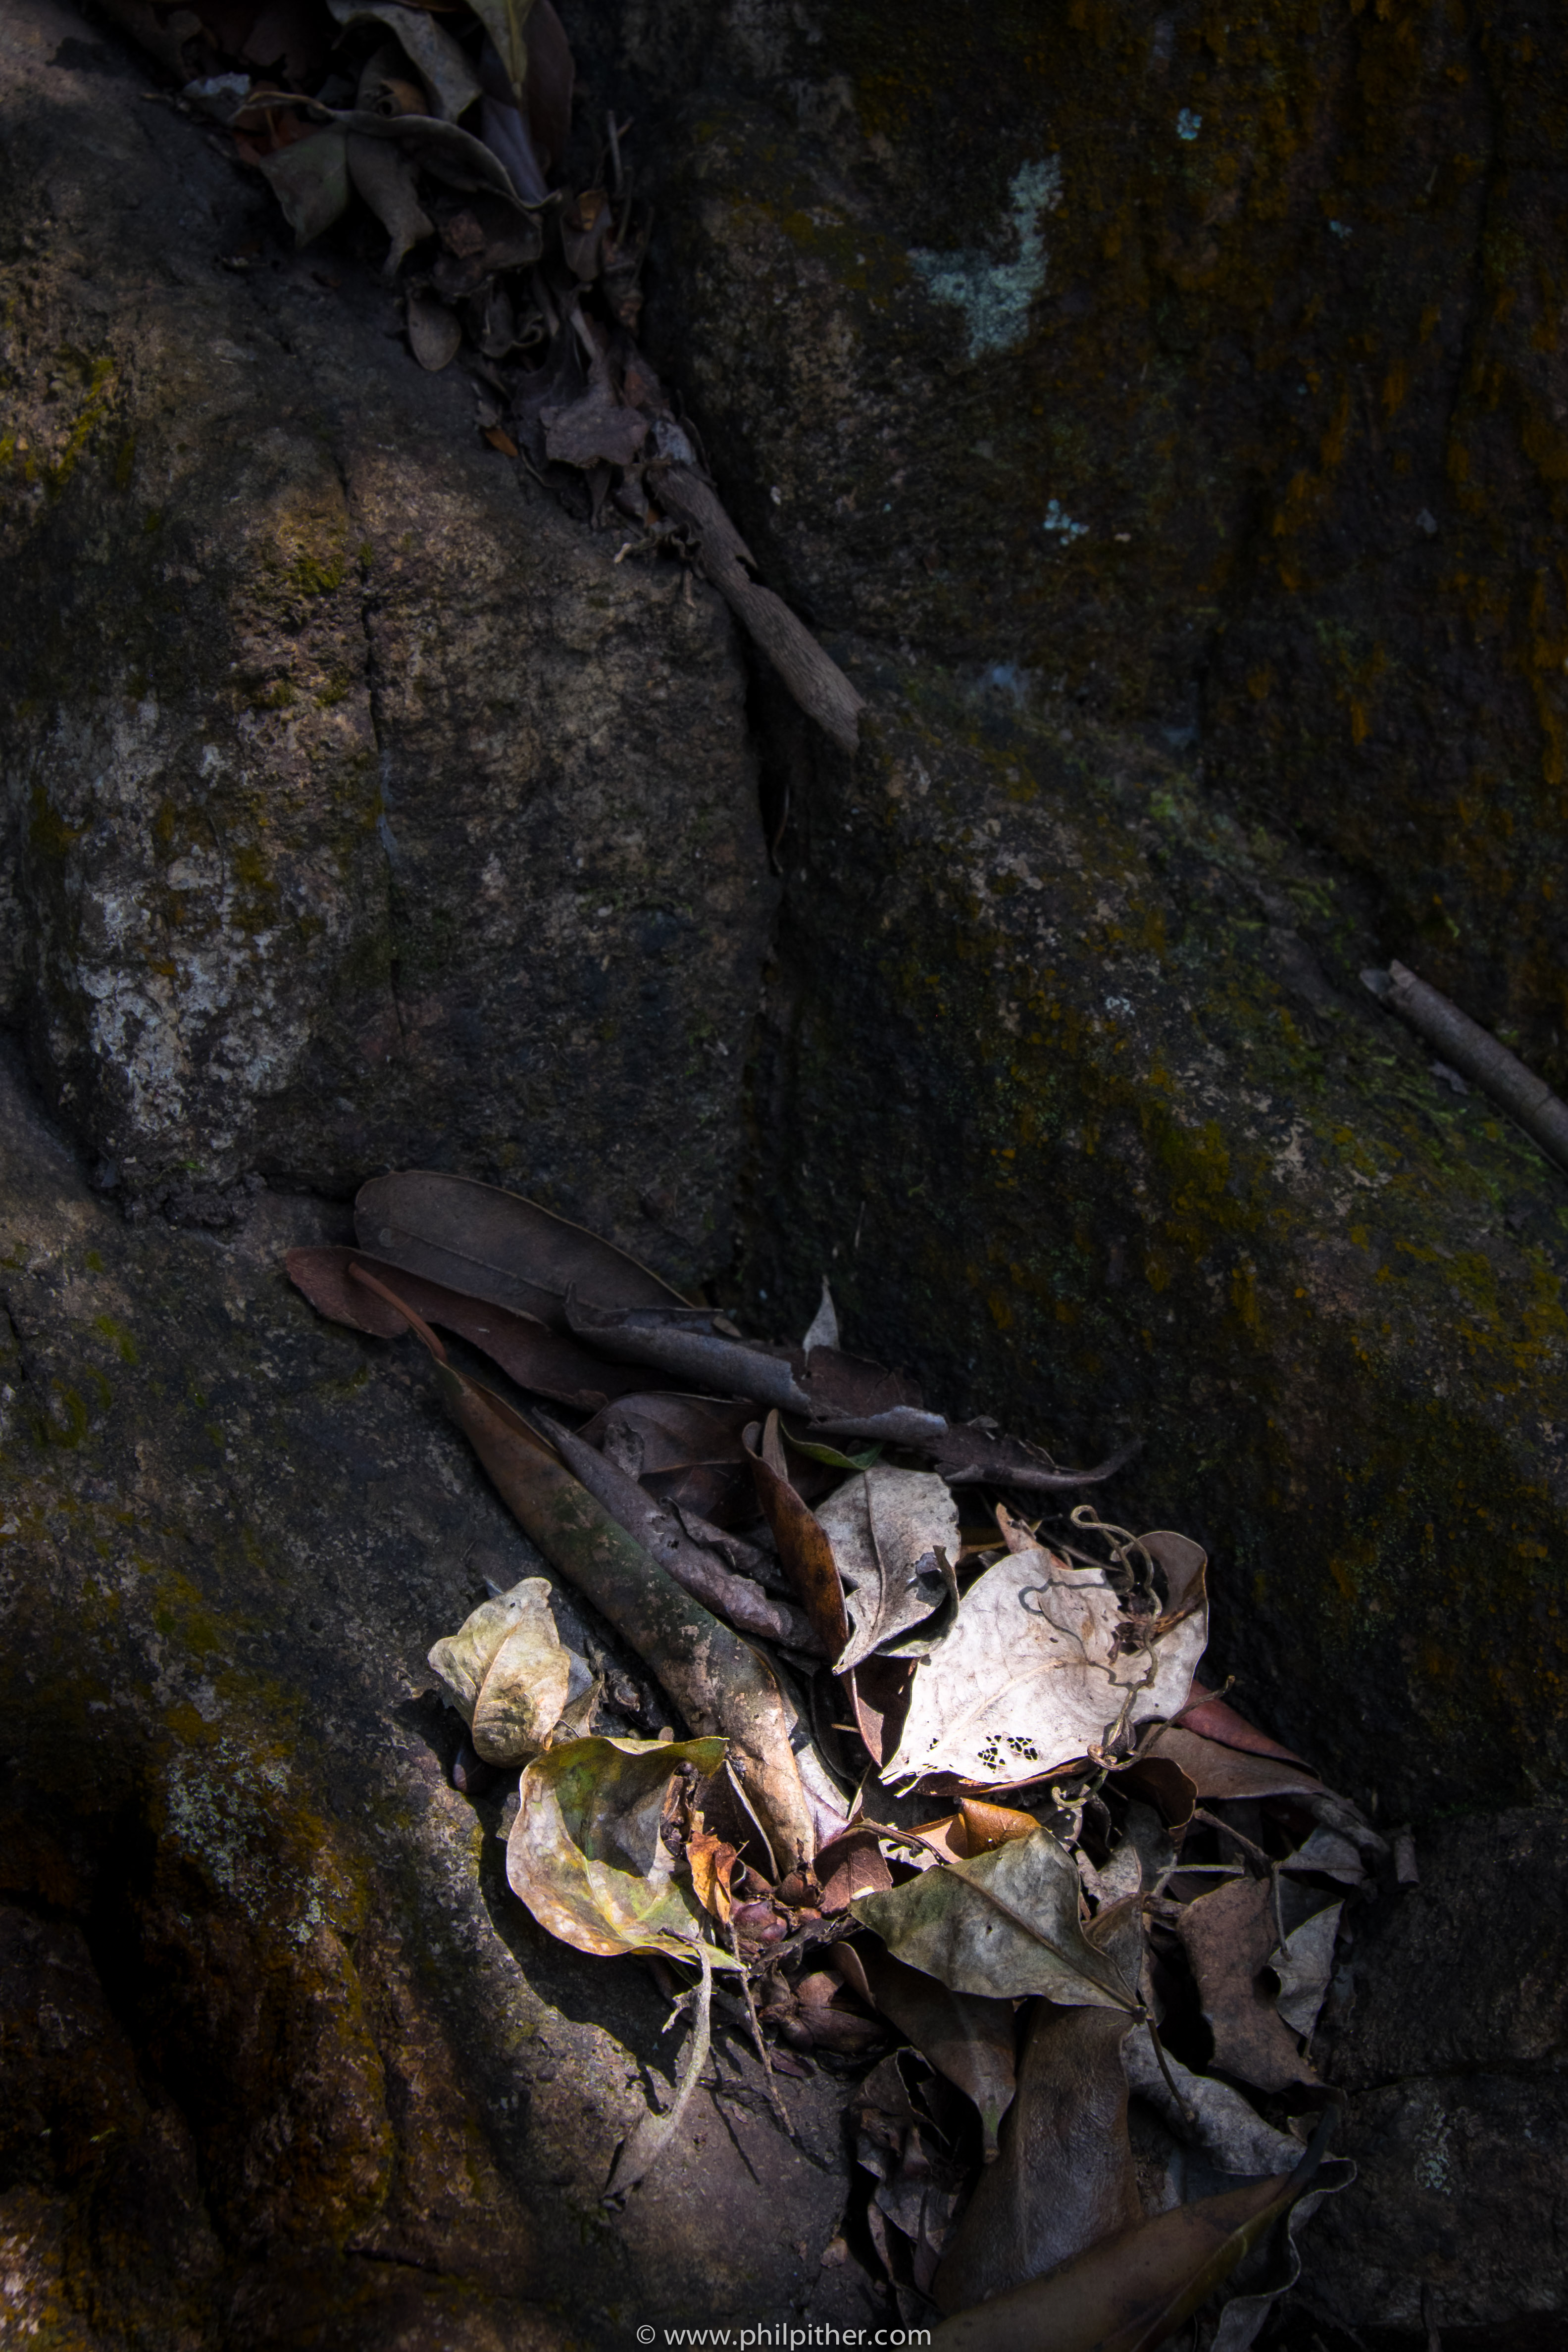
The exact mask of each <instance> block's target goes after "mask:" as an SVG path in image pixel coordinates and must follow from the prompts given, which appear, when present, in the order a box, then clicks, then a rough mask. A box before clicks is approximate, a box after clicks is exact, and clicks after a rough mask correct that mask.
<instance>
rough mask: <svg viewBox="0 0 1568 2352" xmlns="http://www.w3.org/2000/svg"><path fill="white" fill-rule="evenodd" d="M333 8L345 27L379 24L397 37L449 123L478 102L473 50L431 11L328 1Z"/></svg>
mask: <svg viewBox="0 0 1568 2352" xmlns="http://www.w3.org/2000/svg"><path fill="white" fill-rule="evenodd" d="M327 5H328V6H329V7H330V8H331V12H332V15H333V16H335V17H336V19H337V21H338V23H339V24H340V25H361V24H369V23H374V24H379V25H384V26H386V28H387V30H388V31H389V32H391V33H395V35H396V37H397V40H398V43H399V46H400V47H402V49H403V52H404V55H405V57H406V58H408V59H409V60H410V62H411V63H412V64H414V65H415V66H416V67H417V68H418V69H419V78H420V79H421V80H422V81H423V82H424V84H425V87H426V89H427V90H428V91H429V93H430V96H431V97H432V98H433V99H434V100H435V101H436V106H437V111H438V113H439V114H440V116H441V118H442V120H443V121H447V122H456V121H457V120H458V116H459V115H460V114H466V113H467V111H468V108H469V107H470V106H472V104H473V102H474V100H475V99H477V98H478V96H479V76H478V75H477V74H476V73H475V71H474V69H473V67H472V66H471V65H470V64H469V62H468V52H467V51H466V50H465V49H463V48H461V47H459V46H458V43H457V42H456V41H455V40H454V39H453V38H452V36H451V34H450V33H448V32H447V28H446V26H444V25H442V24H441V23H439V22H438V20H437V18H436V17H434V16H431V15H430V14H429V12H428V10H426V9H424V8H405V7H400V6H399V5H398V0H327Z"/></svg>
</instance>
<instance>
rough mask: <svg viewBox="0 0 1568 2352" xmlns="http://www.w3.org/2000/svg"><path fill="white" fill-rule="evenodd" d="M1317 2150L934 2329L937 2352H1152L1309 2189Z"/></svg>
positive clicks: (1141, 2227) (1142, 2226)
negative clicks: (1285, 2170) (1283, 2171)
mask: <svg viewBox="0 0 1568 2352" xmlns="http://www.w3.org/2000/svg"><path fill="white" fill-rule="evenodd" d="M1320 2154H1321V2147H1320V2146H1318V2145H1314V2147H1312V2148H1310V2149H1309V2150H1308V2152H1307V2155H1306V2156H1304V2157H1303V2158H1302V2159H1301V2162H1300V2164H1299V2165H1298V2166H1297V2167H1296V2168H1295V2170H1294V2171H1293V2172H1291V2173H1289V2174H1287V2175H1285V2176H1284V2177H1282V2178H1280V2177H1277V2178H1275V2179H1268V2180H1260V2181H1254V2182H1250V2183H1248V2185H1247V2187H1245V2188H1242V2189H1228V2190H1226V2193H1225V2194H1224V2195H1222V2196H1219V2197H1203V2198H1199V2199H1198V2200H1196V2201H1195V2202H1194V2203H1193V2204H1190V2205H1178V2206H1177V2207H1176V2208H1175V2209H1174V2210H1173V2211H1172V2212H1169V2213H1161V2214H1158V2215H1156V2217H1155V2218H1154V2219H1153V2220H1152V2221H1143V2222H1140V2223H1138V2224H1135V2225H1134V2226H1133V2227H1132V2228H1131V2229H1128V2230H1121V2231H1117V2233H1116V2235H1115V2236H1114V2237H1110V2238H1102V2239H1101V2240H1100V2243H1099V2244H1098V2245H1095V2246H1090V2247H1089V2249H1088V2250H1087V2252H1084V2253H1081V2254H1079V2255H1078V2256H1077V2257H1076V2258H1075V2259H1074V2260H1073V2261H1071V2262H1068V2263H1062V2264H1059V2265H1058V2268H1057V2269H1055V2270H1054V2271H1051V2272H1049V2273H1047V2275H1046V2276H1045V2277H1044V2278H1041V2279H1034V2280H1031V2282H1030V2283H1029V2284H1028V2285H1026V2286H1021V2287H1016V2288H1015V2289H1014V2290H1013V2292H1012V2293H1011V2294H1005V2295H998V2296H996V2297H995V2298H994V2300H993V2301H991V2302H989V2303H983V2304H979V2305H975V2306H974V2307H973V2309H972V2310H969V2311H965V2312H961V2313H960V2314H958V2315H957V2316H956V2317H954V2318H952V2319H948V2320H944V2321H943V2323H942V2326H940V2327H938V2328H937V2329H935V2330H934V2332H933V2334H932V2336H931V2344H932V2346H933V2347H937V2352H1043V2347H1047V2346H1048V2347H1049V2352H1153V2347H1155V2346H1156V2345H1159V2344H1163V2343H1164V2341H1165V2340H1166V2338H1167V2337H1168V2336H1172V2335H1173V2334H1174V2332H1175V2330H1176V2329H1177V2328H1178V2327H1179V2326H1181V2324H1182V2322H1183V2321H1184V2319H1188V2318H1190V2317H1191V2315H1192V2314H1193V2313H1194V2311H1195V2310H1196V2309H1197V2307H1198V2305H1200V2304H1201V2303H1203V2302H1205V2301H1206V2299H1207V2298H1208V2296H1209V2295H1211V2294H1213V2293H1214V2291H1215V2287H1217V2286H1219V2285H1220V2284H1222V2283H1223V2282H1224V2281H1225V2280H1226V2278H1228V2277H1229V2275H1230V2273H1231V2272H1232V2271H1233V2270H1234V2269H1235V2268H1236V2266H1237V2263H1239V2262H1240V2260H1241V2258H1242V2256H1243V2255H1244V2254H1246V2253H1247V2252H1250V2250H1251V2249H1252V2248H1253V2247H1254V2246H1255V2245H1257V2244H1258V2241H1259V2240H1260V2239H1261V2238H1262V2237H1263V2236H1264V2234H1265V2233H1266V2231H1268V2230H1269V2229H1271V2228H1272V2227H1273V2225H1274V2223H1275V2222H1276V2221H1278V2220H1279V2216H1280V2215H1281V2214H1282V2213H1285V2212H1287V2211H1288V2210H1289V2208H1290V2206H1291V2205H1293V2204H1294V2203H1295V2201H1296V2200H1297V2198H1298V2197H1300V2195H1301V2194H1302V2193H1303V2191H1304V2190H1305V2189H1306V2187H1307V2185H1308V2182H1309V2181H1310V2179H1311V2176H1312V2173H1313V2171H1314V2170H1315V2169H1316V2166H1317V2159H1318V2157H1319V2155H1320Z"/></svg>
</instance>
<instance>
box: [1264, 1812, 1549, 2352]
mask: <svg viewBox="0 0 1568 2352" xmlns="http://www.w3.org/2000/svg"><path fill="white" fill-rule="evenodd" d="M1418 1863H1419V1868H1420V1871H1421V1884H1420V1885H1419V1887H1412V1888H1405V1889H1403V1890H1401V1891H1400V1892H1399V1893H1398V1894H1397V1895H1392V1894H1390V1895H1385V1896H1384V1900H1383V1902H1381V1903H1380V1904H1379V1905H1378V1906H1376V1907H1375V1908H1374V1909H1373V1913H1372V1914H1371V1916H1370V1918H1369V1920H1368V1921H1367V1923H1366V1925H1365V1926H1364V1927H1363V1929H1362V1932H1361V1935H1360V1937H1359V1939H1358V1942H1357V1945H1356V1949H1355V1957H1354V1959H1353V1962H1352V1966H1351V1969H1350V1970H1349V1972H1348V1973H1349V1975H1350V1979H1351V1984H1350V1987H1349V1990H1350V1991H1351V1993H1352V1996H1353V1998H1352V2002H1351V2005H1350V2007H1349V2011H1348V2014H1347V2015H1346V2017H1345V2019H1344V2021H1343V2024H1342V2028H1341V2030H1340V2032H1339V2033H1338V2035H1337V2036H1335V2037H1334V2039H1333V2043H1332V2053H1331V2061H1330V2074H1331V2080H1332V2081H1333V2082H1334V2083H1335V2084H1337V2085H1339V2086H1340V2087H1341V2088H1342V2089H1343V2090H1345V2091H1346V2092H1348V2093H1349V2095H1350V2105H1349V2110H1348V2114H1347V2117H1346V2126H1345V2129H1346V2137H1347V2140H1348V2142H1349V2143H1350V2144H1351V2145H1352V2146H1353V2147H1354V2150H1355V2153H1356V2156H1357V2158H1358V2161H1359V2163H1360V2166H1361V2181H1360V2184H1359V2188H1358V2191H1357V2194H1356V2196H1355V2199H1354V2201H1353V2203H1351V2204H1348V2207H1347V2210H1344V2211H1340V2210H1334V2209H1333V2208H1332V2200H1331V2202H1330V2204H1329V2205H1325V2207H1324V2208H1323V2211H1322V2215H1321V2226H1320V2227H1318V2228H1317V2229H1316V2230H1314V2231H1312V2233H1311V2235H1310V2240H1309V2239H1308V2238H1303V2241H1302V2244H1303V2249H1304V2252H1305V2261H1306V2289H1305V2291H1306V2294H1307V2296H1308V2299H1309V2301H1310V2303H1311V2305H1313V2307H1314V2308H1315V2309H1316V2310H1317V2311H1318V2312H1319V2313H1320V2314H1321V2315H1322V2316H1323V2317H1324V2318H1326V2319H1328V2320H1331V2321H1332V2322H1334V2323H1337V2324H1338V2325H1339V2326H1352V2327H1357V2328H1359V2327H1363V2326H1383V2327H1403V2328H1406V2329H1408V2330H1410V2331H1411V2333H1412V2334H1415V2332H1416V2331H1417V2330H1421V2329H1425V2328H1426V2327H1435V2328H1437V2329H1439V2330H1441V2331H1443V2332H1444V2333H1445V2335H1446V2334H1447V2330H1449V2329H1451V2328H1452V2329H1468V2328H1480V2329H1485V2330H1486V2331H1488V2332H1487V2333H1486V2335H1485V2336H1481V2337H1478V2338H1477V2339H1476V2340H1478V2341H1479V2342H1481V2343H1483V2344H1490V2343H1496V2344H1498V2345H1500V2346H1501V2345H1505V2344H1506V2345H1512V2344H1520V2345H1523V2346H1527V2347H1528V2346H1529V2345H1531V2343H1532V2342H1534V2341H1535V2340H1537V2339H1536V2337H1535V2336H1534V2334H1533V2332H1532V2331H1533V2330H1534V2329H1536V2328H1539V2329H1540V2331H1541V2333H1540V2336H1539V2341H1540V2342H1541V2343H1542V2345H1545V2344H1547V2343H1549V2342H1550V2341H1551V2340H1552V2330H1553V2328H1554V2327H1560V2326H1561V2306H1562V2284H1561V2278H1560V2276H1559V2275H1558V2273H1559V2271H1560V2267H1561V2266H1560V2264H1559V2263H1557V2262H1556V2260H1555V2258H1554V2255H1553V2254H1552V2253H1551V2252H1548V2250H1549V2249H1552V2248H1554V2247H1555V2246H1557V2245H1558V2244H1559V2243H1560V2242H1561V2239H1562V2231H1563V2213H1564V2210H1568V2017H1565V2014H1564V1989H1563V1968H1562V1945H1561V1934H1562V1920H1563V1912H1564V1904H1565V1898H1568V1885H1565V1883H1564V1882H1565V1878H1568V1814H1564V1813H1563V1812H1562V1811H1541V1810H1530V1811H1515V1812H1508V1813H1503V1814H1501V1815H1497V1814H1489V1813H1488V1814H1469V1815H1467V1816H1464V1817H1461V1818H1460V1819H1458V1820H1451V1821H1446V1822H1439V1823H1436V1824H1435V1825H1434V1827H1433V1828H1432V1830H1431V1831H1430V1832H1428V1833H1427V1834H1426V1836H1425V1837H1424V1838H1423V1840H1422V1841H1421V1844H1420V1848H1419V1852H1418ZM1467 2340H1468V2339H1467V2338H1466V2337H1465V2336H1460V2337H1459V2341H1460V2342H1464V2341H1467Z"/></svg>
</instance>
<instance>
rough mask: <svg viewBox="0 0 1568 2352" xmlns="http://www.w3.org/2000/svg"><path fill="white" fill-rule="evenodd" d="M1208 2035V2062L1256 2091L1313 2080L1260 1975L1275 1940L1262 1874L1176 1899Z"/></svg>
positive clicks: (1268, 1894) (1269, 1897)
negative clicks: (1211, 2047) (1211, 2039)
mask: <svg viewBox="0 0 1568 2352" xmlns="http://www.w3.org/2000/svg"><path fill="white" fill-rule="evenodd" d="M1175 1928H1176V1933H1177V1935H1178V1936H1179V1937H1181V1939H1182V1948H1183V1950H1184V1952H1185V1953H1186V1956H1187V1959H1188V1962H1189V1964H1190V1966H1191V1968H1192V1971H1193V1975H1194V1978H1195V1979H1197V1988H1198V1998H1199V2000H1201V2001H1202V2003H1203V2011H1204V2015H1205V2018H1206V2019H1207V2021H1208V2024H1209V2030H1210V2032H1212V2033H1213V2035H1214V2063H1215V2065H1216V2066H1217V2067H1219V2068H1220V2070H1221V2071H1222V2073H1224V2074H1237V2075H1239V2076H1240V2078H1241V2080H1242V2081H1243V2082H1244V2083H1250V2084H1252V2085H1253V2086H1254V2088H1255V2089H1257V2090H1259V2091H1286V2090H1289V2087H1290V2085H1291V2084H1293V2083H1315V2082H1316V2081H1317V2079H1318V2077H1317V2074H1316V2072H1315V2071H1314V2069H1313V2068H1312V2067H1311V2066H1310V2064H1308V2063H1306V2062H1305V2061H1304V2060H1303V2059H1302V2057H1301V2055H1300V2052H1299V2051H1298V2049H1297V2047H1296V2040H1295V2036H1294V2035H1293V2034H1292V2033H1291V2032H1290V2030H1289V2027H1288V2026H1287V2025H1286V2023H1285V2021H1284V2020H1283V2019H1282V2018H1281V2017H1280V2015H1279V2010H1278V2009H1277V2008H1276V2007H1275V1998H1276V1996H1275V1988H1274V1986H1273V1984H1272V1983H1271V1982H1270V1981H1269V1980H1268V1979H1266V1978H1265V1977H1264V1974H1263V1971H1264V1969H1266V1968H1267V1967H1268V1957H1269V1954H1270V1953H1271V1952H1272V1951H1273V1950H1274V1948H1275V1946H1276V1942H1277V1930H1276V1927H1275V1920H1274V1904H1273V1898H1272V1894H1271V1890H1270V1887H1269V1885H1268V1880H1267V1879H1264V1878H1235V1879H1231V1880H1229V1881H1228V1882H1227V1884H1226V1885H1223V1886H1217V1887H1215V1891H1214V1893H1213V1894H1212V1895H1200V1896H1199V1898H1198V1900H1197V1901H1196V1902H1195V1903H1188V1904H1186V1905H1184V1906H1183V1908H1182V1910H1181V1911H1180V1912H1179V1913H1178V1915H1177V1916H1176V1920H1175Z"/></svg>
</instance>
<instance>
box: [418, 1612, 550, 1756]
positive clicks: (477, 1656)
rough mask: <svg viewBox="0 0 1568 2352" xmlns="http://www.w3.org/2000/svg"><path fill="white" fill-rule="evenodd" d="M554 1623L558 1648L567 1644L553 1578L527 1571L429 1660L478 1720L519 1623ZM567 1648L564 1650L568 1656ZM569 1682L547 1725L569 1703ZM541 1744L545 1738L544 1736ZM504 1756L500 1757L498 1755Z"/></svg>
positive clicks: (465, 1714)
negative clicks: (495, 1666) (487, 1684)
mask: <svg viewBox="0 0 1568 2352" xmlns="http://www.w3.org/2000/svg"><path fill="white" fill-rule="evenodd" d="M541 1619H543V1620H544V1621H545V1622H547V1623H548V1626H549V1632H550V1638H551V1639H552V1641H554V1643H555V1646H556V1648H557V1649H560V1647H561V1644H560V1642H559V1640H558V1639H557V1638H556V1634H555V1620H554V1619H553V1617H552V1616H551V1614H550V1584H549V1580H548V1579H547V1578H545V1577H542V1576H525V1577H524V1578H523V1580H522V1581H521V1584H514V1585H513V1586H512V1588H511V1590H510V1592H502V1593H500V1594H498V1596H497V1597H496V1599H495V1600H493V1601H481V1602H480V1603H479V1607H478V1608H477V1609H475V1610H472V1611H470V1612H469V1614H468V1616H467V1617H466V1618H465V1619H464V1620H463V1622H462V1624H461V1625H460V1626H459V1627H458V1631H457V1632H456V1633H448V1634H447V1635H445V1636H444V1637H443V1639H442V1640H440V1641H439V1642H437V1643H435V1645H434V1646H433V1648H432V1649H431V1652H430V1659H429V1663H430V1664H431V1666H432V1667H433V1668H434V1670H435V1672H436V1673H437V1674H438V1675H440V1677H441V1680H442V1681H443V1682H444V1683H445V1685H447V1694H448V1696H450V1698H451V1701H452V1704H453V1706H455V1707H456V1708H457V1710H458V1714H459V1715H460V1716H461V1717H462V1718H463V1720H464V1722H465V1723H472V1721H473V1719H474V1708H475V1706H476V1705H477V1703H478V1700H479V1691H480V1688H481V1687H482V1685H483V1683H484V1679H485V1676H486V1675H487V1674H488V1673H489V1669H490V1664H491V1662H492V1661H493V1659H494V1658H495V1656H496V1654H497V1652H498V1651H499V1650H500V1647H501V1644H502V1643H503V1642H505V1640H506V1639H507V1637H508V1635H509V1634H510V1633H515V1632H517V1630H518V1629H519V1627H522V1628H524V1629H529V1628H533V1629H537V1628H538V1626H539V1622H540V1620H541ZM565 1655H566V1653H565V1652H564V1651H562V1657H563V1660H564V1658H565ZM565 1701H566V1692H565V1688H564V1686H563V1689H562V1693H561V1697H560V1699H559V1701H558V1702H557V1704H556V1707H555V1713H554V1714H553V1715H552V1717H550V1722H549V1723H547V1724H546V1725H545V1727H544V1728H545V1730H546V1731H548V1730H549V1728H550V1725H551V1724H552V1723H553V1722H554V1721H555V1717H556V1716H558V1715H559V1714H560V1712H561V1709H562V1707H563V1706H564V1705H565ZM537 1744H541V1745H542V1740H541V1742H539V1743H537ZM492 1760H499V1759H492Z"/></svg>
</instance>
